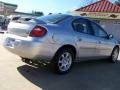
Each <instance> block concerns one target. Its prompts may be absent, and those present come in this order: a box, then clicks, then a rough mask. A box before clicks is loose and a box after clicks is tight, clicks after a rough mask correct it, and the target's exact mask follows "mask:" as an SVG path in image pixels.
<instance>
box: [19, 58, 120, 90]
mask: <svg viewBox="0 0 120 90" xmlns="http://www.w3.org/2000/svg"><path fill="white" fill-rule="evenodd" d="M17 69H18V71H19V72H20V74H21V75H23V76H24V77H25V78H26V79H27V80H29V81H30V82H32V83H33V84H35V85H36V86H38V87H40V88H42V89H43V90H120V78H119V77H120V64H119V63H115V64H113V63H109V62H108V61H106V60H99V61H98V60H96V61H86V62H79V63H75V64H74V67H73V68H72V70H71V72H69V73H68V74H66V75H57V74H55V73H53V72H51V70H50V69H49V67H47V66H41V67H40V68H37V67H34V66H30V65H23V66H20V67H18V68H17Z"/></svg>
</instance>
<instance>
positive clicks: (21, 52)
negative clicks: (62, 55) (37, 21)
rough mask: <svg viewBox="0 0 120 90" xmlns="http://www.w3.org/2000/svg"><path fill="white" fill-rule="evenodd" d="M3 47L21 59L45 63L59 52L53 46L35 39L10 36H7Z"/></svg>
mask: <svg viewBox="0 0 120 90" xmlns="http://www.w3.org/2000/svg"><path fill="white" fill-rule="evenodd" d="M10 40H11V41H12V42H10ZM3 46H4V47H5V48H6V49H7V50H9V51H10V52H12V53H14V54H17V55H18V56H20V57H23V58H28V59H33V60H38V59H39V60H45V61H50V60H51V59H52V58H53V56H54V54H55V52H56V50H57V49H56V50H55V47H54V46H53V45H52V44H47V43H43V41H40V40H37V39H35V38H32V37H19V36H16V35H10V34H6V35H5V38H4V42H3Z"/></svg>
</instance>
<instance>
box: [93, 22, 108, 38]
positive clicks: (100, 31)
mask: <svg viewBox="0 0 120 90" xmlns="http://www.w3.org/2000/svg"><path fill="white" fill-rule="evenodd" d="M91 25H92V27H93V30H94V35H95V36H97V37H102V38H107V36H108V35H107V33H106V32H105V31H104V30H103V29H102V28H101V27H100V26H99V25H97V24H95V23H93V22H92V24H91Z"/></svg>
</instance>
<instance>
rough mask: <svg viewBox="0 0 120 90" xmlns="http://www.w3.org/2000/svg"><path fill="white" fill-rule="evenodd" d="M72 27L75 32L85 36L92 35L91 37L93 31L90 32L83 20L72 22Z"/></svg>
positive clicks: (86, 22) (85, 21)
mask: <svg viewBox="0 0 120 90" xmlns="http://www.w3.org/2000/svg"><path fill="white" fill-rule="evenodd" d="M72 25H73V29H74V30H75V31H76V32H80V33H85V34H92V35H93V31H92V29H91V27H90V26H89V23H88V21H87V20H85V19H77V20H74V21H73V23H72Z"/></svg>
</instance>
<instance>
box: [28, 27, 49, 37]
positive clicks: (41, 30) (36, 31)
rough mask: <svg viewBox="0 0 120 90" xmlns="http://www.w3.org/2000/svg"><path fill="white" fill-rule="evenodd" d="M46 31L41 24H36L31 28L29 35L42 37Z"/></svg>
mask: <svg viewBox="0 0 120 90" xmlns="http://www.w3.org/2000/svg"><path fill="white" fill-rule="evenodd" d="M46 33H47V30H46V28H44V27H42V26H36V27H35V28H33V30H32V31H31V32H30V35H29V36H31V37H43V36H45V35H46Z"/></svg>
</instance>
